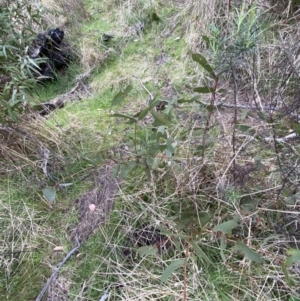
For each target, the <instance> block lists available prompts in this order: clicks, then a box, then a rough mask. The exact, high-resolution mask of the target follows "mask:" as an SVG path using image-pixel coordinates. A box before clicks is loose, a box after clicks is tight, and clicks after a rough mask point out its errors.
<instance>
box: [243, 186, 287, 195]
mask: <svg viewBox="0 0 300 301" xmlns="http://www.w3.org/2000/svg"><path fill="white" fill-rule="evenodd" d="M281 188H282V185H278V186H275V187H271V188H267V189H264V190H259V191H255V192H251V193H247V194H243V195H241V196H240V198H244V197H246V196H250V195H255V194H258V193H264V192H267V191H271V190H276V189H281Z"/></svg>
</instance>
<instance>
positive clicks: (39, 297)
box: [35, 236, 80, 301]
mask: <svg viewBox="0 0 300 301" xmlns="http://www.w3.org/2000/svg"><path fill="white" fill-rule="evenodd" d="M75 240H76V243H77V246H76V247H74V248H73V249H72V250H71V251H70V252H69V253H68V254H67V255H66V256H65V258H64V259H63V260H62V261H61V263H60V264H58V265H57V267H56V268H55V270H54V272H53V273H52V275H51V277H50V278H49V279H48V281H47V282H46V284H45V285H44V287H43V289H42V290H41V292H40V293H39V295H38V296H37V298H36V299H35V301H41V300H42V298H43V297H44V295H45V293H46V291H47V290H48V289H49V287H50V285H51V283H52V281H53V280H55V279H56V277H57V276H58V272H59V270H60V269H61V267H62V266H63V265H64V264H65V263H66V262H67V260H68V259H69V258H70V257H71V256H72V255H73V254H74V253H75V252H76V251H77V250H78V249H79V248H80V243H79V241H78V237H77V236H75Z"/></svg>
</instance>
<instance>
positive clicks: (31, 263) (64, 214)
mask: <svg viewBox="0 0 300 301" xmlns="http://www.w3.org/2000/svg"><path fill="white" fill-rule="evenodd" d="M125 2H126V3H125V4H126V5H123V4H122V3H121V2H120V1H109V0H106V1H102V2H99V1H88V2H87V3H86V7H87V10H88V12H89V14H90V17H89V19H87V20H86V21H85V23H84V24H82V34H81V36H80V38H81V39H80V41H79V42H78V47H79V48H80V52H81V58H80V63H79V62H78V64H76V63H74V65H73V64H72V65H71V66H70V68H69V69H68V70H67V71H66V73H65V74H62V75H61V76H59V78H58V80H57V81H53V82H51V83H47V84H45V85H43V86H41V88H40V89H39V90H38V91H37V92H35V93H34V95H33V101H34V102H41V103H43V102H47V101H49V100H51V99H53V98H54V97H55V96H57V95H59V94H62V93H65V92H67V91H69V90H70V89H71V88H72V87H74V86H75V84H76V76H77V75H79V74H80V73H82V72H84V71H86V70H87V69H89V68H90V67H91V66H93V64H95V69H94V70H93V72H92V74H91V76H90V77H89V78H88V79H87V80H86V81H85V84H86V85H87V88H88V89H89V91H90V93H91V95H90V96H89V95H87V94H85V96H84V97H83V98H82V99H81V98H80V96H79V97H78V99H77V100H74V101H67V102H66V105H65V106H64V107H63V108H61V109H58V110H55V111H54V112H51V114H49V116H47V117H45V119H44V125H45V126H46V127H47V128H48V129H49V131H51V132H52V133H55V135H53V136H51V137H47V138H49V140H50V143H49V149H50V157H49V160H48V163H49V168H50V169H49V170H50V173H49V174H50V176H49V175H48V176H49V177H46V175H45V174H44V173H43V171H42V170H41V168H40V166H41V163H42V162H41V161H42V159H43V158H41V159H40V160H39V161H36V162H34V163H32V164H29V163H28V164H27V163H26V164H25V166H23V167H22V168H20V173H17V174H16V173H15V174H13V173H12V174H9V176H8V177H6V178H1V182H0V186H1V190H0V194H1V195H0V198H1V201H0V206H1V210H0V223H1V228H2V229H3V231H2V233H1V235H2V240H3V246H4V247H3V250H4V251H3V254H1V267H3V269H2V270H1V273H0V296H1V298H2V299H3V300H4V299H5V298H6V300H12V301H14V300H20V298H21V299H22V300H30V299H34V298H35V297H36V296H37V295H38V293H39V291H40V290H41V288H42V286H43V284H44V283H45V282H46V281H47V278H48V277H49V275H50V274H51V272H52V270H53V267H55V266H56V265H57V264H58V263H59V262H60V261H61V260H62V259H63V257H64V255H65V254H66V253H67V252H68V251H69V250H70V249H71V248H72V247H73V242H71V239H70V230H72V229H73V228H74V227H76V224H77V223H78V221H79V218H78V212H77V211H76V209H75V201H76V199H78V198H79V196H80V195H82V194H83V193H84V192H86V191H89V190H90V189H93V188H94V181H95V175H96V174H97V172H99V170H101V167H102V166H104V165H105V164H106V163H107V162H110V163H112V162H114V164H115V166H116V168H115V169H114V175H116V174H117V171H118V172H119V173H118V176H119V177H120V182H119V190H118V191H117V194H116V197H115V200H114V208H113V210H112V212H111V213H110V215H109V219H108V220H107V222H106V223H105V224H104V225H102V226H101V227H100V228H99V229H98V230H97V231H95V232H94V233H93V234H92V235H91V236H90V237H89V239H88V240H87V241H86V242H84V243H83V244H82V246H81V247H80V249H79V251H78V252H77V253H76V255H75V256H72V257H71V258H70V260H69V261H68V263H66V265H65V266H64V267H63V268H62V270H61V272H60V278H61V279H65V281H66V282H67V283H68V284H69V285H70V287H69V288H68V293H69V296H70V300H103V299H102V298H101V297H102V296H103V295H104V294H105V292H107V293H108V294H109V300H162V301H167V300H207V301H209V300H216V301H223V300H247V301H248V300H249V301H250V300H251V301H256V300H263V301H264V300H265V301H267V300H268V301H269V300H274V301H277V300H283V301H296V300H299V298H298V297H297V296H299V291H297V285H295V283H297V281H298V280H299V277H298V276H297V271H298V270H297V269H299V267H298V268H297V265H298V264H299V252H297V250H296V247H297V241H295V242H293V241H292V242H291V241H289V240H288V239H287V236H286V233H287V232H288V233H289V234H290V235H292V234H293V235H294V237H296V235H297V233H294V232H292V230H290V229H292V228H293V225H296V224H297V218H295V217H292V216H291V214H289V213H287V212H292V210H294V208H296V207H295V206H296V205H297V198H298V194H297V190H295V189H296V188H295V187H296V186H295V185H294V183H297V181H298V180H297V179H298V178H297V175H296V176H295V177H294V178H292V177H291V178H289V177H290V175H291V174H293V172H294V171H295V170H297V168H298V165H297V154H298V153H297V152H298V146H297V145H292V146H291V148H288V147H286V148H285V145H284V144H279V143H276V142H274V143H273V144H271V143H270V142H269V141H268V140H266V139H265V138H269V137H272V139H275V138H276V137H279V136H280V135H284V133H285V132H286V131H288V130H289V128H290V124H289V122H290V121H289V120H288V121H287V122H286V123H287V125H284V126H283V124H282V123H281V122H280V121H278V120H274V118H276V115H272V114H270V115H267V112H268V111H267V110H265V111H263V112H259V113H258V114H256V113H253V112H257V111H251V112H249V111H248V110H240V111H235V112H234V110H233V109H232V107H231V109H230V110H231V111H226V109H224V108H221V107H220V105H219V106H218V107H216V103H219V102H221V101H224V103H227V102H229V103H230V104H231V105H239V106H241V107H243V106H249V105H250V104H251V105H252V103H250V104H249V103H247V100H248V98H247V97H250V96H249V95H252V96H253V95H256V98H255V100H257V99H258V96H257V95H258V94H257V93H258V92H257V91H258V90H259V91H260V93H261V95H264V96H265V98H264V100H265V99H271V98H272V97H271V95H273V94H268V87H267V85H265V84H264V81H263V80H262V79H265V78H266V81H267V82H268V75H269V74H268V72H269V73H270V72H271V71H272V72H273V69H275V67H274V66H273V65H272V64H270V65H271V67H270V66H268V65H267V64H265V65H264V64H263V60H262V58H263V57H264V56H265V57H268V55H269V56H271V53H272V52H271V51H270V53H267V52H264V51H267V50H266V48H267V47H265V45H266V44H267V43H270V40H272V39H274V38H275V37H274V35H270V34H268V32H266V34H265V31H267V28H268V22H271V21H270V19H269V18H265V22H263V23H260V19H258V18H257V17H256V15H255V14H254V12H255V9H256V6H255V5H256V3H254V4H252V6H250V7H249V8H248V10H246V8H245V3H244V4H240V5H238V6H237V7H234V9H232V11H231V14H230V15H227V12H226V13H225V15H226V18H227V19H224V20H220V19H218V18H215V22H213V21H212V22H211V24H209V25H207V27H205V28H202V27H199V28H201V30H202V29H203V32H202V31H199V35H200V32H201V36H202V38H203V41H201V43H200V42H199V43H198V44H196V45H189V44H188V43H189V41H191V40H193V39H192V38H193V37H191V36H185V34H186V35H188V34H189V32H188V29H187V26H186V20H183V19H178V16H180V13H181V9H182V7H180V4H176V3H177V2H176V1H174V2H173V1H168V4H170V5H169V6H168V5H167V4H164V3H161V2H160V1H125ZM175 2H176V3H175ZM204 3H205V1H203V2H201V5H204ZM177 5H178V6H177ZM187 5H191V3H190V2H189V3H188V4H187ZM199 5H200V4H199ZM200 7H201V6H200ZM226 7H227V6H226ZM189 9H190V11H192V10H196V9H199V7H194V6H193V5H192V6H189ZM199 15H200V12H199ZM222 18H223V17H222ZM224 18H225V17H224ZM189 22H191V24H192V22H194V23H197V24H198V23H199V24H200V23H201V22H199V19H198V17H197V18H196V19H195V20H194V19H193V20H189ZM138 23H143V25H144V29H143V30H142V31H140V32H138V33H137V32H136V29H135V26H136V25H137V24H138ZM194 23H193V24H194ZM225 23H226V24H228V25H226V26H228V27H226V26H225V27H224V24H225ZM260 24H261V26H260ZM193 26H194V25H193ZM203 26H204V25H203ZM204 29H205V30H204ZM199 30H200V29H199ZM103 33H108V34H113V35H114V36H115V37H114V39H112V40H111V41H108V42H104V41H103V39H102V35H103ZM204 34H205V35H204ZM203 45H205V46H203ZM190 48H193V49H198V50H199V53H197V54H195V53H193V55H191V51H190ZM260 52H261V53H263V55H261V56H260V55H259V54H260ZM258 59H259V60H260V61H259V62H258V61H256V60H258ZM256 64H257V65H258V67H257V66H256ZM79 65H80V67H79ZM261 66H263V67H264V68H266V70H267V71H266V72H264V68H262V67H261ZM276 66H277V65H276ZM267 67H270V69H267ZM251 68H253V69H251ZM257 72H261V73H259V74H257ZM282 73H284V72H282ZM255 76H257V78H256V77H255ZM256 80H257V81H256ZM259 80H261V81H262V82H259ZM251 81H254V82H251ZM249 83H250V84H249ZM248 84H249V85H248ZM239 88H240V89H241V90H239ZM252 88H253V89H254V90H253V91H252V90H251V89H252ZM166 90H167V91H166ZM170 90H171V93H169V92H170ZM245 91H246V92H245ZM248 91H251V93H250V94H249V95H247V97H246V96H244V95H246V93H247V92H248ZM271 92H272V91H271ZM271 92H270V93H271ZM243 93H245V94H243ZM264 93H265V94H264ZM221 95H222V97H224V99H223V98H222V99H221V100H220V98H219V97H221ZM252 96H251V97H252ZM81 97H82V96H81ZM261 99H263V97H262V98H261ZM238 100H239V101H240V102H241V103H238V102H237V101H238ZM263 105H264V106H269V105H270V104H263ZM294 105H295V104H294ZM160 106H162V108H160ZM274 116H275V117H274ZM282 120H283V119H282ZM293 126H294V125H293ZM276 127H278V131H275V130H277V128H276ZM274 128H275V130H274ZM272 129H273V130H274V131H273V132H272ZM294 129H295V131H296V132H297V133H299V128H298V127H297V126H294ZM45 133H46V132H45ZM45 135H46V136H47V134H44V136H45ZM53 137H54V138H53ZM290 149H292V150H293V153H292V154H293V156H292V157H291V158H292V160H293V161H291V162H292V163H291V162H288V161H282V162H284V163H281V161H280V160H284V159H285V158H286V157H287V156H284V153H285V151H287V150H290ZM278 162H279V163H278ZM289 164H290V165H291V166H290V165H289ZM280 181H282V183H283V184H282V186H280V185H279V183H281V182H280ZM293 185H294V186H293ZM277 186H280V188H278V187H277ZM45 189H46V193H45ZM295 191H296V192H295ZM291 194H292V195H291ZM285 206H288V207H285ZM293 206H294V207H293ZM285 209H288V210H287V212H284V210H285ZM145 229H146V230H145ZM148 235H150V236H151V235H152V236H151V237H152V238H151V239H150V240H151V241H149V240H147V239H148V238H147V237H148ZM153 235H154V236H155V238H153V237H154V236H153ZM289 238H291V237H289ZM291 240H292V239H291ZM55 247H63V250H64V252H56V251H54V248H55ZM1 252H2V251H1ZM297 298H298V299H297Z"/></svg>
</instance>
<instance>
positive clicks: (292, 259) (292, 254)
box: [286, 249, 300, 267]
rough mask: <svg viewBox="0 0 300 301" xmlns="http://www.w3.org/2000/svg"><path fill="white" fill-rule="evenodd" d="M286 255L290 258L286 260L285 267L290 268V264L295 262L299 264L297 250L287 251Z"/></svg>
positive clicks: (298, 252) (299, 253) (299, 259)
mask: <svg viewBox="0 0 300 301" xmlns="http://www.w3.org/2000/svg"><path fill="white" fill-rule="evenodd" d="M286 253H287V254H288V255H289V256H290V257H288V259H287V260H286V266H287V267H290V266H291V265H292V264H294V263H296V262H300V250H297V249H289V250H287V251H286Z"/></svg>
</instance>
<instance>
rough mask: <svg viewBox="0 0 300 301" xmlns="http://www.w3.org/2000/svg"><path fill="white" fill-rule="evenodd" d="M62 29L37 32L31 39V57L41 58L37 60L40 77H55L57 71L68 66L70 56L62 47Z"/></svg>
mask: <svg viewBox="0 0 300 301" xmlns="http://www.w3.org/2000/svg"><path fill="white" fill-rule="evenodd" d="M64 36H65V34H64V31H62V30H60V29H59V28H55V29H50V30H49V31H48V32H47V33H39V34H38V35H37V39H36V40H34V41H33V45H32V49H31V55H30V57H31V58H32V59H36V60H37V61H38V59H41V60H40V62H38V66H39V68H40V70H39V73H40V74H38V75H37V76H38V77H39V76H42V77H41V78H40V79H55V78H56V74H57V72H59V71H60V70H62V69H63V68H64V67H66V66H68V64H69V63H70V62H71V56H70V54H68V53H67V52H66V51H63V49H62V41H63V39H64Z"/></svg>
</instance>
